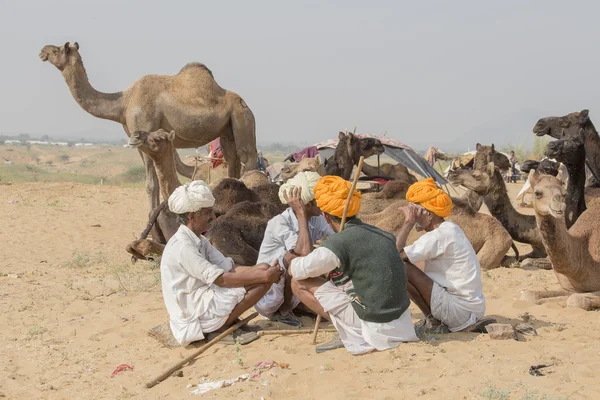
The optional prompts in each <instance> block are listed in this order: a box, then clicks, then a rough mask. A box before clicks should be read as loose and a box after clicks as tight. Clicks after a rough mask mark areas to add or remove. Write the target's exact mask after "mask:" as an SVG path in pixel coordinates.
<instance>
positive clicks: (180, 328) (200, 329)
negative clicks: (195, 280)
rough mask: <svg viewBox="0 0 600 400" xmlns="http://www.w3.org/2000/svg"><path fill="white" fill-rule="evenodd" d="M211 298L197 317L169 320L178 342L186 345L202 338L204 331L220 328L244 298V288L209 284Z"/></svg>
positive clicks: (208, 331)
mask: <svg viewBox="0 0 600 400" xmlns="http://www.w3.org/2000/svg"><path fill="white" fill-rule="evenodd" d="M208 290H210V291H212V296H213V298H212V299H211V300H210V302H209V303H208V304H207V306H206V308H205V309H204V310H201V311H200V315H199V316H198V318H194V319H192V320H191V321H189V322H187V323H185V322H182V323H178V322H177V321H174V320H173V319H171V320H170V326H171V331H172V332H173V336H175V339H176V340H177V342H179V344H181V345H182V346H187V345H188V344H190V343H191V342H194V341H196V340H201V339H203V338H204V333H210V332H214V331H216V330H217V329H219V328H221V327H222V326H223V325H224V324H225V322H226V321H227V318H229V315H230V314H231V312H232V311H233V309H234V308H235V306H237V305H238V303H239V302H241V301H242V300H243V299H244V296H245V295H246V289H244V288H243V287H239V288H222V287H219V286H216V285H211V287H210V289H208ZM205 295H207V294H205Z"/></svg>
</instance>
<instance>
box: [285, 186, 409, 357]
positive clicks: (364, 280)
mask: <svg viewBox="0 0 600 400" xmlns="http://www.w3.org/2000/svg"><path fill="white" fill-rule="evenodd" d="M350 187H351V186H350V182H348V181H346V180H344V179H342V178H340V177H337V176H325V177H323V178H321V179H320V180H319V182H318V183H317V185H316V186H315V189H314V191H315V199H316V201H317V206H318V207H319V208H320V209H321V211H323V215H324V217H325V220H326V221H327V223H328V224H329V225H330V226H331V228H332V229H333V231H334V232H337V233H335V234H333V235H331V236H330V237H329V238H328V239H327V240H326V241H325V242H323V243H322V244H321V246H320V247H319V248H317V249H316V250H315V251H313V252H312V253H310V254H307V255H306V254H294V253H291V252H290V253H288V254H286V256H285V257H284V262H286V264H287V265H289V267H290V268H288V272H289V273H290V274H291V275H292V278H293V279H292V291H293V292H294V294H295V295H296V296H297V297H298V298H299V299H300V301H302V303H304V304H305V305H306V306H307V307H309V308H310V309H311V310H313V311H314V312H316V313H318V314H319V315H321V316H322V317H324V318H327V319H329V320H331V321H332V323H333V325H334V326H335V328H336V329H337V331H338V333H339V338H334V340H333V341H332V342H330V343H327V344H325V345H322V346H317V352H322V351H327V350H331V349H334V348H339V347H341V346H342V345H343V346H344V347H346V349H347V350H348V351H349V352H351V353H352V354H364V353H368V352H370V351H373V350H386V349H389V348H392V347H396V346H398V345H399V344H400V343H402V342H413V341H418V338H417V336H416V334H415V330H414V327H413V324H412V320H411V315H410V311H409V309H408V306H409V304H410V299H409V297H408V291H407V279H406V270H405V267H404V263H403V262H402V259H401V258H400V254H399V253H398V250H397V249H396V239H395V237H394V236H393V235H390V234H389V233H387V232H384V231H382V230H381V229H378V228H376V227H374V226H370V225H366V224H363V223H362V222H361V221H360V220H359V219H358V218H356V217H354V216H355V215H356V214H357V213H358V211H359V209H360V193H359V192H357V191H355V192H354V193H353V195H352V200H351V202H350V207H349V209H348V213H347V217H348V219H347V221H346V225H345V226H344V229H343V230H342V231H340V223H341V217H342V213H343V209H344V204H345V202H346V198H347V196H348V194H349V191H350ZM301 229H306V228H305V227H304V228H301ZM299 235H302V236H304V237H306V236H308V233H307V232H300V233H299ZM323 274H328V278H329V279H327V280H326V279H324V278H323V277H322V275H323Z"/></svg>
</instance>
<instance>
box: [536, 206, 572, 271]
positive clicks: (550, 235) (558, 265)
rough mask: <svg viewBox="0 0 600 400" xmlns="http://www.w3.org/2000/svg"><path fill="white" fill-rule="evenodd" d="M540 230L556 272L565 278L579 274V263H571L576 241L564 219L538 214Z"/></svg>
mask: <svg viewBox="0 0 600 400" xmlns="http://www.w3.org/2000/svg"><path fill="white" fill-rule="evenodd" d="M536 219H537V225H538V229H539V231H540V233H541V235H542V242H543V243H544V247H545V248H546V252H547V253H548V257H549V258H550V261H551V262H552V268H553V269H554V271H555V272H558V273H560V274H563V275H565V276H567V277H568V276H569V275H573V274H576V273H577V268H578V265H579V263H577V262H575V263H571V259H570V257H569V256H570V251H572V249H571V247H572V241H573V240H574V239H573V238H572V237H571V235H569V232H568V231H567V227H566V225H565V221H564V219H563V218H554V217H552V216H551V215H544V216H542V215H539V214H537V213H536Z"/></svg>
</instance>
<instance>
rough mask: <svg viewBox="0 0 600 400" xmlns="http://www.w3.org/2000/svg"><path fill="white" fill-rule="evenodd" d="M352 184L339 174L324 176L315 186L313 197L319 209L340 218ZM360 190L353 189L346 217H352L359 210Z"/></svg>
mask: <svg viewBox="0 0 600 400" xmlns="http://www.w3.org/2000/svg"><path fill="white" fill-rule="evenodd" d="M351 187H352V184H351V183H350V182H348V181H347V180H345V179H342V178H340V177H339V176H332V175H328V176H324V177H322V178H321V179H319V182H317V186H315V199H316V200H317V206H318V207H319V208H320V209H321V211H323V212H325V213H327V214H330V215H333V216H336V217H338V218H342V214H343V213H344V207H345V206H346V200H347V199H348V194H349V193H350V188H351ZM361 197H362V196H361V195H360V192H359V191H357V190H355V191H354V193H353V194H352V199H351V200H350V205H349V206H348V213H347V214H346V216H347V217H353V216H355V215H356V214H358V211H359V210H360V199H361Z"/></svg>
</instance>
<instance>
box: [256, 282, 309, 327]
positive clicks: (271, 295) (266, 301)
mask: <svg viewBox="0 0 600 400" xmlns="http://www.w3.org/2000/svg"><path fill="white" fill-rule="evenodd" d="M284 290H285V276H284V275H282V276H281V279H280V280H279V282H277V283H274V284H272V285H271V288H269V291H268V292H267V293H265V295H264V296H263V297H261V299H260V300H259V301H258V303H256V304H255V305H254V309H255V310H256V311H257V312H258V313H259V314H260V315H262V316H263V317H267V318H271V316H272V315H273V313H275V312H276V311H278V310H279V308H280V307H281V305H282V304H283V301H284ZM298 304H300V299H299V298H297V297H296V296H295V295H292V302H291V308H290V310H293V309H294V308H296V307H298ZM290 310H282V311H290Z"/></svg>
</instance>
